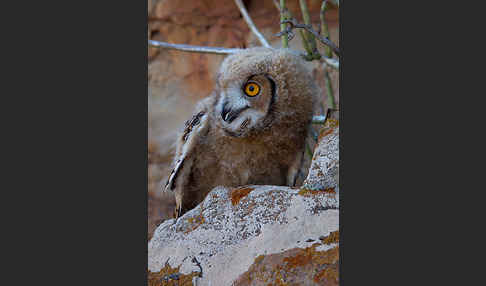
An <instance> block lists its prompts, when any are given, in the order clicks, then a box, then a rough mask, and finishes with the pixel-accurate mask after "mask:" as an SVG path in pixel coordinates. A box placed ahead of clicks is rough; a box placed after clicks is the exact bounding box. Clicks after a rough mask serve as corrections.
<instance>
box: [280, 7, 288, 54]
mask: <svg viewBox="0 0 486 286" xmlns="http://www.w3.org/2000/svg"><path fill="white" fill-rule="evenodd" d="M286 11H287V8H286V6H285V0H280V31H281V33H283V32H284V31H287V25H286V24H285V23H282V22H283V21H285V20H287V15H286ZM289 35H290V34H289V33H287V34H285V35H284V34H282V48H288V47H289V38H288V36H289Z"/></svg>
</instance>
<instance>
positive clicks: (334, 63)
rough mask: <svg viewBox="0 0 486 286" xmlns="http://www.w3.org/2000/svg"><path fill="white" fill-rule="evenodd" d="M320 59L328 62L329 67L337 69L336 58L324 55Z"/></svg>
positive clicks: (337, 62)
mask: <svg viewBox="0 0 486 286" xmlns="http://www.w3.org/2000/svg"><path fill="white" fill-rule="evenodd" d="M321 60H322V61H323V62H325V63H326V64H328V65H329V66H330V67H332V68H335V69H337V70H338V69H339V61H338V60H336V59H332V58H326V57H322V58H321Z"/></svg>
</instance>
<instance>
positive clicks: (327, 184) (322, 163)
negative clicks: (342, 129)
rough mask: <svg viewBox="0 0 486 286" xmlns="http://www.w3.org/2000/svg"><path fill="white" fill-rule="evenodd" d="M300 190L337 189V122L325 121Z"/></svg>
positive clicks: (334, 120)
mask: <svg viewBox="0 0 486 286" xmlns="http://www.w3.org/2000/svg"><path fill="white" fill-rule="evenodd" d="M319 138H320V139H319V143H318V144H317V146H316V147H315V149H314V156H313V157H312V163H311V165H310V167H309V173H308V175H307V178H306V179H305V181H304V183H303V186H302V189H307V190H326V189H336V190H337V189H339V121H338V120H337V119H335V118H329V119H327V120H326V123H325V125H324V127H323V128H322V129H321V133H320V135H319Z"/></svg>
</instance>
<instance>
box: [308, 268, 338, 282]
mask: <svg viewBox="0 0 486 286" xmlns="http://www.w3.org/2000/svg"><path fill="white" fill-rule="evenodd" d="M313 280H314V282H316V283H319V284H318V285H323V284H320V283H324V282H326V281H329V282H328V283H329V285H331V283H333V282H335V283H337V284H339V265H332V266H330V267H329V268H324V269H322V270H321V271H319V272H318V273H317V274H316V276H314V279H313Z"/></svg>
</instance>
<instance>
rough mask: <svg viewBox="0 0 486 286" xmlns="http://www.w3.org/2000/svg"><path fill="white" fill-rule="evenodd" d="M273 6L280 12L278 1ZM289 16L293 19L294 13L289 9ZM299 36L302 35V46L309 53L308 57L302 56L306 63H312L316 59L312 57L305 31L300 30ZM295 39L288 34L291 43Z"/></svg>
mask: <svg viewBox="0 0 486 286" xmlns="http://www.w3.org/2000/svg"><path fill="white" fill-rule="evenodd" d="M273 4H274V5H275V7H276V8H277V10H278V11H279V12H280V4H278V0H273ZM287 16H288V17H289V18H292V13H290V11H289V10H288V9H287ZM299 34H300V39H301V40H302V45H303V46H304V49H305V51H306V52H307V54H306V55H302V57H303V58H304V59H305V60H306V61H312V60H313V59H314V57H313V56H312V50H311V48H310V46H309V42H308V41H307V39H306V37H305V33H304V31H302V30H299ZM293 37H294V35H293V34H292V33H289V34H288V40H289V41H290V40H292V38H293Z"/></svg>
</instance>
